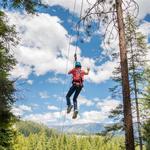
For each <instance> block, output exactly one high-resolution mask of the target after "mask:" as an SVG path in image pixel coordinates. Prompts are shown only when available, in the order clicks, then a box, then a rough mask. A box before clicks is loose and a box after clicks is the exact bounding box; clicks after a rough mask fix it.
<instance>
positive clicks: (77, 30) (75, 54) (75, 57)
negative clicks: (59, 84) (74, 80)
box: [60, 0, 83, 133]
mask: <svg viewBox="0 0 150 150" xmlns="http://www.w3.org/2000/svg"><path fill="white" fill-rule="evenodd" d="M75 9H76V0H75V1H74V6H73V12H75ZM82 11H83V0H82V3H81V9H80V19H81V17H82ZM71 22H72V23H73V17H72V19H71ZM72 26H73V25H72ZM76 32H77V40H76V45H75V53H74V59H75V61H77V45H78V40H79V35H80V34H79V33H80V24H78V26H76ZM71 38H72V37H71V36H70V37H69V46H68V53H67V62H66V69H65V83H66V81H67V70H68V59H69V55H70V45H71ZM64 97H65V85H64V86H63V96H62V100H61V104H60V105H61V106H60V108H61V109H60V121H61V116H62V105H63V99H64ZM65 121H66V113H65V115H64V119H63V124H62V128H61V133H63V132H64V123H65Z"/></svg>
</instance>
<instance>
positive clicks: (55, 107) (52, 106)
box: [47, 105, 59, 110]
mask: <svg viewBox="0 0 150 150" xmlns="http://www.w3.org/2000/svg"><path fill="white" fill-rule="evenodd" d="M47 108H48V110H59V108H58V107H57V106H54V105H48V106H47Z"/></svg>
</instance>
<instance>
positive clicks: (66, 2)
mask: <svg viewBox="0 0 150 150" xmlns="http://www.w3.org/2000/svg"><path fill="white" fill-rule="evenodd" d="M135 1H136V2H137V3H138V5H139V14H138V18H139V19H143V18H144V17H145V16H146V15H147V14H150V9H149V8H150V3H149V2H148V0H142V1H141V0H135ZM42 2H43V3H45V4H48V5H49V6H56V5H59V6H61V7H63V8H65V9H69V10H70V11H74V10H73V8H74V1H70V0H42ZM89 2H90V4H91V5H92V4H94V3H95V0H89ZM81 3H82V0H77V1H76V9H75V11H74V12H75V13H77V14H78V15H79V13H80V8H81ZM128 4H129V3H128ZM91 5H88V3H87V1H84V5H83V12H84V10H86V9H87V8H88V7H89V6H91ZM126 5H127V3H126Z"/></svg>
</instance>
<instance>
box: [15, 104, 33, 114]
mask: <svg viewBox="0 0 150 150" xmlns="http://www.w3.org/2000/svg"><path fill="white" fill-rule="evenodd" d="M12 112H13V114H14V115H16V116H22V115H24V114H25V113H26V112H32V108H31V107H30V106H27V105H19V106H13V107H12Z"/></svg>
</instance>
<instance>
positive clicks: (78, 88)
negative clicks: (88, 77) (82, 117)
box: [73, 86, 82, 111]
mask: <svg viewBox="0 0 150 150" xmlns="http://www.w3.org/2000/svg"><path fill="white" fill-rule="evenodd" d="M81 90H82V86H79V87H77V86H76V87H75V94H74V96H73V104H74V111H75V110H77V109H78V105H77V97H78V96H79V94H80V92H81Z"/></svg>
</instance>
